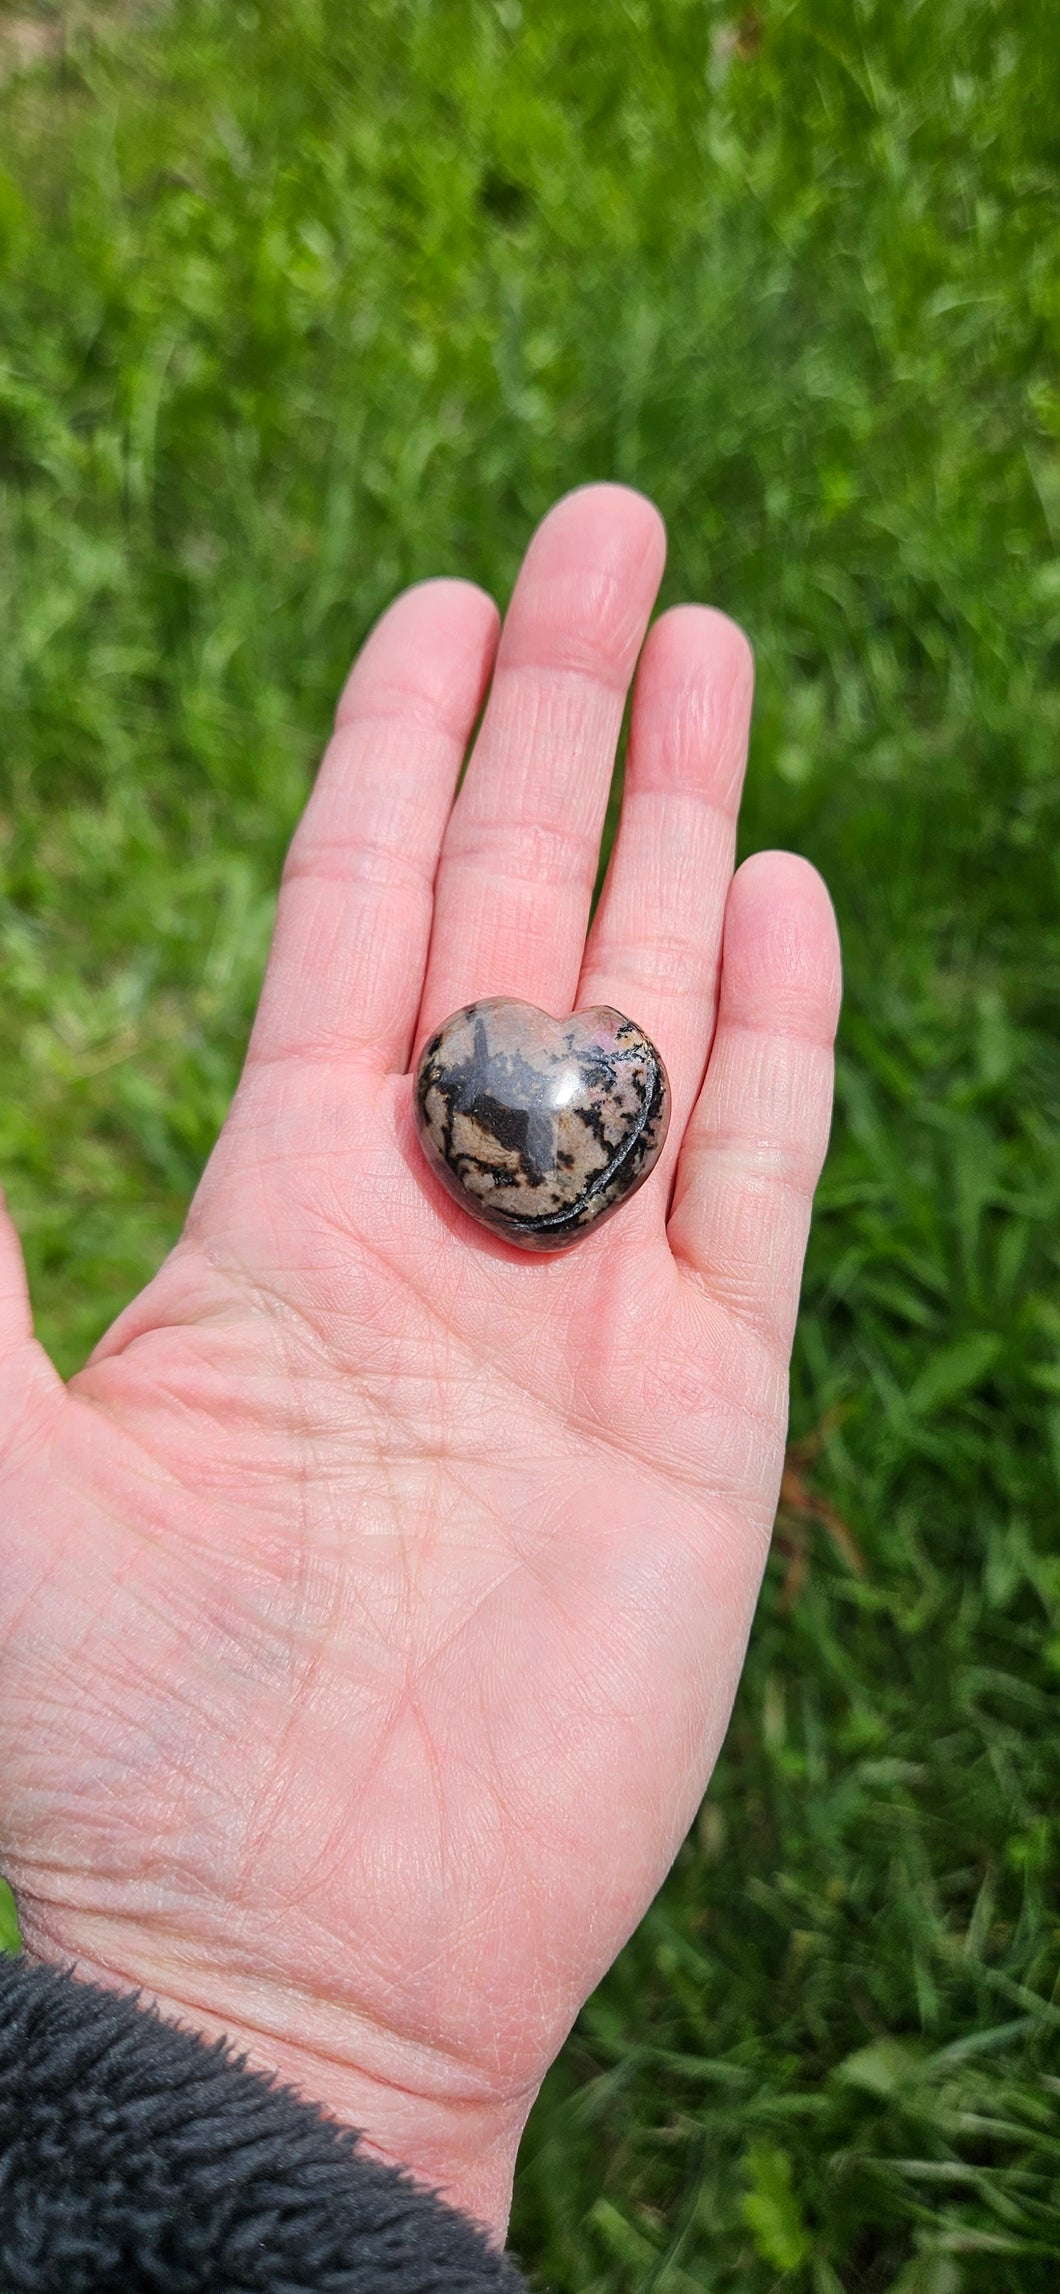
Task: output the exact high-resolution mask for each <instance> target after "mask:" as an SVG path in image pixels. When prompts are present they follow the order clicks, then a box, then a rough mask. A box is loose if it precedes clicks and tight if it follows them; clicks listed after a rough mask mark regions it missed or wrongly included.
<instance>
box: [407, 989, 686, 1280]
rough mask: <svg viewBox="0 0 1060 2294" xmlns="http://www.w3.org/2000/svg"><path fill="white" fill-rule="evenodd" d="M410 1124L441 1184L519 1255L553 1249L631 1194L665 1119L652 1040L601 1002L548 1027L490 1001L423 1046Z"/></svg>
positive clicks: (537, 1015)
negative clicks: (516, 1247) (413, 1119)
mask: <svg viewBox="0 0 1060 2294" xmlns="http://www.w3.org/2000/svg"><path fill="white" fill-rule="evenodd" d="M415 1108H416V1122H417V1126H418V1129H419V1135H420V1140H421V1142H422V1145H423V1149H424V1153H425V1154H426V1157H427V1160H428V1162H429V1163H430V1165H431V1167H432V1169H433V1170H434V1171H435V1172H436V1173H437V1175H438V1177H439V1179H440V1180H441V1182H442V1185H443V1186H444V1187H446V1188H447V1189H448V1191H449V1193H450V1194H451V1195H452V1196H454V1197H455V1199H456V1201H457V1202H458V1203H459V1204H460V1205H461V1206H462V1208H463V1209H464V1210H465V1211H469V1212H470V1214H471V1216H472V1218H473V1219H478V1220H480V1221H481V1224H482V1225H483V1226H485V1227H490V1228H491V1229H492V1230H493V1232H494V1234H498V1235H503V1236H504V1237H505V1239H506V1240H507V1241H508V1242H510V1243H517V1244H518V1245H519V1248H520V1249H521V1250H526V1251H562V1250H567V1249H568V1248H569V1246H570V1245H571V1243H576V1242H580V1240H581V1238H582V1236H583V1235H587V1234H591V1233H592V1232H593V1230H594V1228H596V1227H598V1226H599V1225H600V1224H601V1222H602V1221H603V1220H604V1219H608V1218H610V1216H611V1214H612V1212H613V1211H617V1210H618V1208H619V1205H620V1204H621V1203H624V1202H625V1201H626V1200H627V1198H628V1197H629V1196H630V1195H632V1194H635V1192H636V1190H637V1188H638V1187H639V1186H641V1185H642V1184H643V1182H644V1180H645V1179H646V1178H647V1176H648V1173H649V1171H650V1170H651V1169H652V1166H653V1165H654V1164H655V1163H656V1162H657V1160H658V1157H659V1153H660V1150H661V1148H662V1144H663V1140H664V1139H665V1137H666V1126H667V1124H668V1122H669V1120H670V1087H669V1084H668V1083H667V1080H666V1069H665V1068H664V1066H663V1063H662V1061H661V1059H660V1057H659V1054H658V1052H657V1051H656V1049H655V1045H654V1044H653V1043H652V1042H651V1040H650V1038H649V1037H648V1036H646V1035H645V1033H644V1031H643V1029H642V1028H639V1027H637V1025H636V1023H635V1022H634V1021H633V1020H627V1019H625V1018H624V1017H623V1015H622V1013H621V1012H616V1011H612V1010H611V1008H610V1006H609V1005H607V1004H598V1005H595V1006H594V1007H593V1008H592V1009H591V1010H589V1011H584V1012H575V1014H574V1017H573V1018H572V1019H569V1020H554V1019H552V1018H550V1016H549V1014H548V1013H547V1012H539V1011H538V1010H537V1008H536V1006H535V1005H534V1004H521V1003H517V1002H516V1001H515V999H514V998H513V997H511V996H492V997H489V998H487V999H486V1000H485V1001H484V1002H482V1003H478V1004H467V1005H465V1007H464V1009H463V1010H462V1011H459V1012H454V1013H453V1015H452V1018H451V1019H447V1020H446V1022H445V1025H444V1027H440V1028H438V1030H437V1031H436V1033H435V1034H434V1035H432V1037H431V1038H430V1041H429V1042H428V1043H426V1044H425V1045H424V1047H423V1051H422V1053H421V1055H420V1060H419V1065H418V1067H417V1069H416V1086H415Z"/></svg>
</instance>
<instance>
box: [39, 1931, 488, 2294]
mask: <svg viewBox="0 0 1060 2294" xmlns="http://www.w3.org/2000/svg"><path fill="white" fill-rule="evenodd" d="M62 2274H65V2279H68V2281H69V2285H70V2287H71V2288H73V2287H76V2289H77V2294H103V2290H104V2289H106V2290H107V2294H117V2289H119V2288H120V2289H121V2294H140V2290H141V2289H143V2294H148V2290H150V2294H191V2290H192V2289H194V2290H195V2294H198V2289H200V2288H201V2289H202V2290H203V2294H207V2290H208V2294H281V2290H282V2294H301V2290H302V2289H303V2288H304V2289H306V2294H309V2290H310V2289H316V2288H321V2289H324V2288H326V2289H327V2294H369V2289H370V2290H371V2294H520V2289H522V2290H523V2294H525V2282H524V2280H523V2279H522V2278H521V2277H520V2276H519V2274H518V2272H517V2271H516V2270H515V2269H514V2268H513V2266H512V2264H511V2263H510V2262H509V2261H508V2260H507V2258H506V2257H505V2256H504V2255H503V2254H500V2253H498V2252H497V2251H496V2249H495V2248H494V2247H493V2246H491V2244H490V2243H489V2240H488V2239H487V2237H486V2234H485V2232H484V2231H483V2230H481V2229H480V2227H479V2226H478V2224H477V2223H473V2222H470V2221H469V2220H468V2219H467V2218H466V2217H465V2216H463V2215H461V2214H458V2213H457V2212H456V2211H455V2210H454V2209H453V2208H452V2207H450V2206H447V2205H446V2204H445V2203H444V2201H443V2200H442V2199H440V2198H438V2197H436V2196H435V2195H434V2194H433V2193H432V2192H430V2191H425V2190H422V2189H420V2188H419V2187H418V2186H417V2185H416V2184H415V2183H413V2182H412V2181H411V2180H410V2178H409V2177H408V2176H407V2175H405V2174H403V2173H402V2172H401V2171H400V2170H399V2169H398V2168H396V2167H389V2166H385V2165H384V2164H382V2162H380V2161H378V2160H376V2159H373V2158H372V2157H371V2156H370V2155H369V2154H368V2153H367V2152H365V2151H364V2150H362V2149H361V2147H360V2143H359V2139H358V2137H357V2135H356V2134H355V2133H354V2132H353V2131H352V2130H351V2129H348V2128H344V2127H340V2126H339V2125H338V2124H337V2123H336V2122H335V2121H334V2120H332V2119H329V2118H327V2117H326V2115H325V2113H324V2112H323V2111H322V2110H321V2109H319V2108H318V2106H317V2105H315V2104H313V2103H309V2102H305V2101H304V2100H303V2099H302V2098H301V2097H300V2096H298V2095H297V2094H295V2093H294V2092H293V2090H292V2089H290V2088H286V2087H281V2086H279V2085H277V2084H275V2083H274V2082H273V2081H271V2080H269V2079H268V2078H267V2077H266V2076H265V2075H263V2074H261V2073H259V2072H256V2071H249V2070H247V2068H246V2067H245V2064H244V2062H243V2060H242V2059H241V2058H240V2057H238V2056H236V2055H235V2054H233V2052H232V2051H231V2049H230V2048H229V2046H228V2045H227V2044H226V2043H225V2042H224V2041H223V2040H219V2041H216V2042H214V2043H210V2042H208V2041H207V2040H205V2039H199V2038H197V2037H196V2036H195V2035H194V2033H192V2032H188V2031H184V2030H182V2029H181V2028H180V2027H179V2026H178V2025H176V2024H172V2023H167V2022H165V2021H164V2020H163V2018H162V2017H161V2016H160V2015H158V2014H157V2013H156V2012H155V2010H154V2009H152V2008H145V2007H142V2006H140V2005H139V2004H138V2002H137V2000H136V1999H135V1998H134V1997H132V1996H131V1995H128V1994H125V1993H121V1992H111V1991H106V1990H103V1989H102V1988H100V1987H99V1986H97V1985H95V1984H89V1983H81V1982H79V1981H78V1980H77V1979H76V1978H75V1977H74V1976H73V1975H72V1974H71V1973H69V1972H67V1971H65V1970H61V1969H53V1968H44V1967H36V1966H31V1965H29V1964H28V1963H27V1962H25V1961H24V1960H20V1959H13V1958H10V1957H8V1956H6V1955H4V1954H2V1953H0V2285H2V2286H3V2287H4V2288H5V2289H10V2294H55V2289H56V2288H58V2287H59V2286H60V2285H61V2284H63V2283H65V2279H64V2277H63V2275H62Z"/></svg>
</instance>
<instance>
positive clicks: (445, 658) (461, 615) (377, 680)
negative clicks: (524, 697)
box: [335, 574, 500, 730]
mask: <svg viewBox="0 0 1060 2294" xmlns="http://www.w3.org/2000/svg"><path fill="white" fill-rule="evenodd" d="M499 631H500V613H499V611H498V609H497V606H496V604H495V602H494V600H493V598H492V597H490V595H489V593H488V591H486V590H484V589H481V588H480V587H479V585H478V583H477V582H472V581H464V580H461V579H460V578H459V577H454V576H451V575H446V574H441V575H437V576H433V577H430V578H428V579H427V580H425V581H419V582H413V583H412V584H411V586H410V587H409V588H408V589H405V590H402V591H401V592H400V593H399V595H398V596H397V597H396V598H394V599H393V601H392V603H391V604H390V605H388V606H387V607H386V608H385V610H384V612H383V613H382V614H381V615H380V617H379V620H378V621H377V622H376V623H375V625H374V627H373V628H372V629H371V630H370V632H369V634H368V637H367V638H366V640H365V642H364V645H363V646H362V647H361V650H360V652H359V654H358V655H357V658H356V660H355V661H354V663H353V666H352V668H351V670H350V673H349V676H348V677H347V679H346V683H345V685H344V686H343V689H342V692H341V694H340V695H339V701H338V706H337V708H336V711H335V725H336V729H337V730H338V729H341V727H342V726H343V725H345V724H347V723H348V722H349V721H350V719H351V718H352V717H355V716H358V715H360V714H362V713H363V711H364V709H365V707H366V700H368V697H369V696H370V700H368V705H370V706H372V707H373V708H376V709H384V708H385V707H386V706H387V705H388V704H387V697H388V696H389V701H390V706H392V709H393V713H394V714H398V713H409V712H413V711H415V710H417V709H423V710H425V711H427V712H428V713H429V714H430V715H431V716H432V717H433V718H435V719H437V718H438V717H442V718H447V716H448V713H449V712H450V711H451V709H452V707H453V703H454V696H455V706H456V710H457V714H458V715H459V716H460V717H463V716H464V715H466V713H467V707H468V701H467V692H468V688H469V687H470V688H471V689H472V691H473V693H474V694H476V695H477V696H478V697H479V698H481V693H482V691H484V689H485V684H486V680H487V678H488V675H489V671H490V668H491V667H492V664H493V656H494V654H495V652H496V649H497V638H498V634H499ZM476 705H477V703H475V702H473V703H472V707H473V708H474V706H476Z"/></svg>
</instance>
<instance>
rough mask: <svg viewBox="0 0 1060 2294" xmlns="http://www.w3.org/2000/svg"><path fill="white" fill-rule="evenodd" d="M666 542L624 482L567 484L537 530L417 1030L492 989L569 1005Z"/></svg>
mask: <svg viewBox="0 0 1060 2294" xmlns="http://www.w3.org/2000/svg"><path fill="white" fill-rule="evenodd" d="M665 547H666V544H665V536H664V532H663V525H662V520H661V518H660V517H659V514H658V512H657V511H656V510H655V509H653V507H652V505H651V503H650V502H647V501H645V499H644V496H643V495H641V494H635V493H632V492H631V491H630V490H629V489H628V488H627V487H624V486H587V487H585V488H583V489H582V490H580V491H579V492H578V493H575V494H568V495H567V496H566V497H565V499H564V500H563V501H561V502H558V503H557V505H556V507H555V509H553V510H551V511H550V512H549V514H548V516H547V517H546V518H545V519H544V521H543V523H542V524H541V525H540V526H539V527H538V530H537V532H536V534H535V535H534V537H533V540H532V541H531V544H530V547H529V549H528V551H527V554H526V557H525V559H524V561H523V565H522V569H521V571H520V574H519V578H518V581H517V582H516V585H515V591H514V594H513V597H512V601H511V605H510V607H509V609H508V613H507V616H506V619H505V624H504V629H503V632H502V635H501V641H500V648H499V651H498V655H497V666H496V671H495V674H494V679H493V686H492V690H491V692H490V698H489V702H488V704H487V707H486V713H485V716H484V718H483V723H482V730H481V733H480V735H479V738H478V741H477V742H476V744H475V749H474V753H473V755H472V757H471V761H470V763H469V765H468V769H467V773H466V776H465V779H464V784H463V787H462V789H461V791H460V794H459V796H458V798H457V801H456V803H455V805H454V807H453V810H452V813H451V815H450V819H449V825H448V828H447V830H446V835H445V840H444V843H443V846H442V854H441V859H440V862H439V866H438V874H437V878H436V882H435V903H434V926H433V931H432V936H431V949H430V957H429V960H428V965H427V976H426V981H425V985H424V992H423V1003H422V1006H421V1010H420V1025H419V1029H418V1035H417V1040H418V1041H419V1042H422V1041H423V1039H424V1037H425V1036H426V1035H428V1034H430V1033H431V1032H432V1031H433V1029H434V1028H436V1027H438V1026H439V1025H440V1023H441V1022H442V1021H443V1020H444V1019H446V1018H448V1016H449V1014H450V1012H453V1011H456V1010H458V1009H459V1008H460V1006H461V1005H463V1004H468V1003H472V1002H474V1001H476V1000H478V999H479V998H480V997H484V996H520V997H522V998H523V999H524V1000H525V1001H526V1002H527V1003H532V1004H540V1005H541V1006H542V1007H543V1009H544V1010H545V1011H551V1012H554V1013H556V1014H557V1015H559V1016H565V1015H566V1013H567V1012H569V1011H570V1009H571V1005H572V1002H573V998H574V994H575V990H576V988H577V984H578V975H579V972H580V969H581V963H582V957H583V953H584V946H585V929H586V925H587V923H588V918H589V906H590V901H591V899H592V890H593V882H594V879H595V875H596V868H597V862H598V859H599V851H600V835H601V829H602V826H603V819H604V812H605V809H606V805H607V796H608V790H609V788H610V785H611V775H612V771H613V767H614V760H615V749H616V745H617V742H618V735H619V729H620V727H621V723H622V711H623V707H624V705H625V699H626V692H627V689H628V686H629V681H630V678H631V676H632V674H633V667H634V663H635V661H636V658H637V655H638V653H639V651H640V647H641V644H642V642H643V639H644V632H645V630H646V628H647V625H648V617H649V615H650V613H651V609H652V605H653V604H654V601H655V595H656V591H657V589H658V586H659V582H660V579H661V577H662V569H663V560H664V556H665Z"/></svg>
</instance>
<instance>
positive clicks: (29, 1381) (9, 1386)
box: [0, 1188, 60, 1452]
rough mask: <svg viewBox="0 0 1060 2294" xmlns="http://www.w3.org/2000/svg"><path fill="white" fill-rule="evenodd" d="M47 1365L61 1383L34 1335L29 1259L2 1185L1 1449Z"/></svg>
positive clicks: (0, 1278)
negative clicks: (16, 1229) (24, 1252)
mask: <svg viewBox="0 0 1060 2294" xmlns="http://www.w3.org/2000/svg"><path fill="white" fill-rule="evenodd" d="M45 1368H46V1369H47V1374H48V1378H49V1380H50V1381H54V1383H55V1385H56V1386H58V1385H59V1384H60V1380H59V1378H58V1375H57V1373H56V1371H54V1370H53V1368H52V1365H51V1363H50V1362H49V1361H48V1358H47V1355H46V1354H44V1353H43V1351H42V1349H41V1348H40V1347H39V1346H38V1345H37V1344H36V1343H35V1340H34V1337H33V1314H32V1310H31V1308H30V1302H29V1284H28V1283H27V1281H26V1263H25V1260H24V1258H23V1256H22V1245H21V1243H20V1242H19V1239H18V1236H17V1234H16V1233H15V1229H14V1225H13V1223H12V1220H11V1217H10V1214H9V1212H8V1208H7V1204H6V1202H5V1200H4V1194H3V1189H2V1188H0V1452H2V1450H3V1447H4V1443H5V1439H6V1437H7V1436H8V1435H9V1434H11V1433H14V1432H15V1431H16V1430H17V1427H18V1424H19V1422H20V1419H21V1417H22V1415H23V1413H24V1410H25V1406H26V1403H27V1402H28V1399H29V1389H30V1386H31V1385H34V1386H39V1382H40V1376H41V1372H42V1370H44V1369H45Z"/></svg>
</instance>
